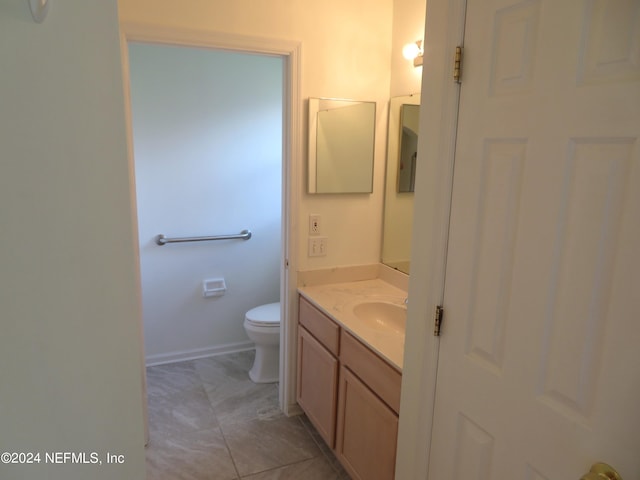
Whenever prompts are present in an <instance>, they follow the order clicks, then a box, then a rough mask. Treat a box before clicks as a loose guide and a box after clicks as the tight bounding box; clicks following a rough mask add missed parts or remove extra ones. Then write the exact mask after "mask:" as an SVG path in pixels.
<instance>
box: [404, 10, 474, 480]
mask: <svg viewBox="0 0 640 480" xmlns="http://www.w3.org/2000/svg"><path fill="white" fill-rule="evenodd" d="M466 4H467V2H466V0H429V1H428V2H427V9H426V22H425V32H426V33H425V35H426V36H427V37H428V38H429V43H428V45H427V47H426V51H425V64H424V67H423V72H422V88H421V102H420V129H419V130H420V132H419V135H418V152H419V153H418V156H419V160H418V161H419V162H420V168H418V170H417V172H416V188H415V208H414V218H413V233H412V235H413V236H412V239H411V244H412V245H414V247H413V248H412V253H411V275H410V277H409V308H408V310H407V331H406V336H405V352H404V358H405V362H404V368H403V372H402V396H401V403H400V418H399V430H398V449H397V461H396V480H415V479H426V478H428V471H429V453H430V447H431V442H432V438H431V433H432V426H433V412H434V407H435V393H436V383H437V368H438V351H439V345H440V342H439V339H438V337H435V336H434V335H433V324H434V320H433V319H434V312H435V308H436V306H438V305H442V301H443V298H444V283H445V271H446V260H447V243H448V238H449V215H450V212H451V194H452V191H453V167H454V160H455V146H456V135H457V123H458V107H459V100H460V84H459V83H456V82H455V81H454V80H453V63H454V53H455V47H456V46H462V45H463V40H464V25H465V13H466ZM462 76H464V73H463V75H462ZM420 159H422V160H420ZM425 160H427V161H425ZM446 320H447V319H446V311H445V314H444V319H443V329H444V330H446Z"/></svg>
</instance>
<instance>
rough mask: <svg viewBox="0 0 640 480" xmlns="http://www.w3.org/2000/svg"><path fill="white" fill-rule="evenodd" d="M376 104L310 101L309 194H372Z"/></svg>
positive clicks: (323, 100) (322, 100) (313, 99)
mask: <svg viewBox="0 0 640 480" xmlns="http://www.w3.org/2000/svg"><path fill="white" fill-rule="evenodd" d="M375 118H376V104H375V102H360V101H354V100H341V99H329V98H310V99H309V193H371V192H372V191H373V153H374V144H375Z"/></svg>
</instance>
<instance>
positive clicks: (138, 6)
mask: <svg viewBox="0 0 640 480" xmlns="http://www.w3.org/2000/svg"><path fill="white" fill-rule="evenodd" d="M119 8H120V19H121V21H124V22H140V23H146V24H151V25H154V26H164V27H176V28H181V29H185V28H186V29H195V30H203V31H215V32H224V33H233V34H242V35H250V36H259V37H269V38H279V39H286V40H294V41H299V42H301V44H302V89H301V90H302V92H301V93H302V98H303V99H304V100H305V110H304V111H305V113H304V117H305V131H306V115H307V114H306V112H307V108H306V100H307V99H308V98H309V97H337V98H353V99H357V100H373V101H377V102H378V107H377V130H376V148H375V167H374V168H375V173H374V193H373V194H348V195H344V194H339V195H338V194H336V195H308V194H307V193H306V188H307V182H306V156H305V158H302V159H297V161H300V162H301V165H304V168H303V169H302V171H303V172H304V179H303V181H302V182H301V183H300V192H299V202H298V208H299V217H298V222H299V225H298V228H299V245H300V251H299V255H298V268H299V269H300V270H305V269H312V268H323V267H328V266H334V265H353V264H366V263H375V262H377V261H378V260H379V258H380V238H381V229H382V201H383V197H384V195H383V182H384V164H385V155H386V151H385V147H386V122H387V102H388V99H389V88H390V70H389V62H390V58H391V33H392V16H393V2H392V0H375V1H372V0H351V1H349V2H344V1H343V0H327V1H323V2H309V1H308V0H264V1H260V2H256V1H254V0H235V1H233V2H229V1H222V0H217V1H216V0H188V1H180V2H176V1H172V0H119ZM305 145H306V137H305ZM310 213H316V214H320V215H321V216H322V225H323V230H324V231H323V232H322V233H323V235H326V236H327V237H328V239H329V247H328V255H327V256H326V257H313V258H310V257H307V228H308V215H309V214H310Z"/></svg>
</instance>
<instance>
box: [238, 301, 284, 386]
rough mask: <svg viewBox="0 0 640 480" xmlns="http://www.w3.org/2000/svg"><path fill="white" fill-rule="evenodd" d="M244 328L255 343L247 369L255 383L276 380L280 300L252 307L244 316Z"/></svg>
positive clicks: (277, 375)
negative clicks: (251, 364)
mask: <svg viewBox="0 0 640 480" xmlns="http://www.w3.org/2000/svg"><path fill="white" fill-rule="evenodd" d="M244 329H245V331H246V332H247V336H248V337H249V339H251V340H252V341H253V343H255V345H256V358H255V360H254V361H253V366H252V367H251V370H249V378H250V379H251V380H252V381H253V382H255V383H273V382H277V381H278V379H279V374H280V368H279V365H280V302H276V303H269V304H267V305H260V306H259V307H256V308H252V309H251V310H249V311H248V312H247V313H246V314H245V316H244Z"/></svg>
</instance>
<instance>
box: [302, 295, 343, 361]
mask: <svg viewBox="0 0 640 480" xmlns="http://www.w3.org/2000/svg"><path fill="white" fill-rule="evenodd" d="M299 298H300V300H299V314H298V322H299V323H300V325H302V326H304V328H306V329H307V330H308V331H309V332H310V333H311V334H312V335H313V336H314V337H316V338H317V339H318V340H319V341H320V343H321V344H322V345H324V346H325V347H326V348H327V350H329V351H330V352H331V353H333V354H334V355H338V350H339V345H340V343H339V342H340V327H339V326H338V324H337V323H335V322H334V321H333V320H330V319H329V318H328V317H327V316H326V315H325V314H324V313H322V312H321V311H320V310H318V309H317V308H316V307H314V306H313V305H311V303H309V301H308V300H307V299H305V298H304V297H302V296H301V297H299Z"/></svg>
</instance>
